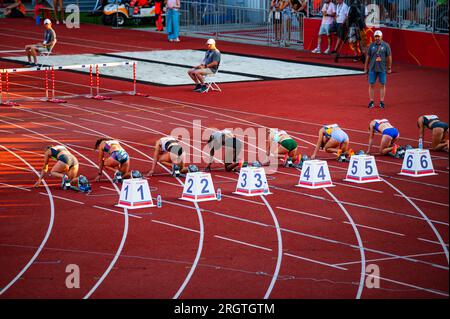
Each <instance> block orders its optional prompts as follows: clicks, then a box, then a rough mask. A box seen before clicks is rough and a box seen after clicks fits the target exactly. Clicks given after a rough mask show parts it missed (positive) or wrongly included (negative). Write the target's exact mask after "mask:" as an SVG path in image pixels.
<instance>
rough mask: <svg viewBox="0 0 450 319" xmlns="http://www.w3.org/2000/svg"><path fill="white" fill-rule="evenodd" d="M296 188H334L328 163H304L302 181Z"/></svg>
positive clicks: (316, 161) (312, 161) (315, 161)
mask: <svg viewBox="0 0 450 319" xmlns="http://www.w3.org/2000/svg"><path fill="white" fill-rule="evenodd" d="M295 186H296V187H306V188H311V189H316V188H322V187H333V186H334V185H333V183H332V182H331V176H330V171H329V170H328V164H327V162H326V161H320V160H310V161H305V162H304V163H303V168H302V172H301V174H300V180H299V182H298V184H297V185H295Z"/></svg>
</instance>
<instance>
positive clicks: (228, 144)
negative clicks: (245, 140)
mask: <svg viewBox="0 0 450 319" xmlns="http://www.w3.org/2000/svg"><path fill="white" fill-rule="evenodd" d="M229 149H233V158H227V150H229ZM241 150H242V142H241V141H240V140H239V139H237V138H236V137H233V138H227V139H225V165H228V164H233V163H237V161H238V156H239V153H241Z"/></svg>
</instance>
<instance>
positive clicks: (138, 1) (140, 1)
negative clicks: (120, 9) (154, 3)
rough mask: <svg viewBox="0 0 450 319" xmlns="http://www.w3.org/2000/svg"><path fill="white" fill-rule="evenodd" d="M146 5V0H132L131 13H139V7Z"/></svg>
mask: <svg viewBox="0 0 450 319" xmlns="http://www.w3.org/2000/svg"><path fill="white" fill-rule="evenodd" d="M146 5H148V0H132V1H131V2H130V6H132V7H134V9H133V14H138V13H139V8H140V7H143V6H146Z"/></svg>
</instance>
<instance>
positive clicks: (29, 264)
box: [0, 122, 55, 296]
mask: <svg viewBox="0 0 450 319" xmlns="http://www.w3.org/2000/svg"><path fill="white" fill-rule="evenodd" d="M5 123H6V122H5ZM0 147H1V148H3V149H4V150H5V151H7V152H9V153H11V154H12V155H14V156H15V157H17V158H18V159H19V160H21V161H22V162H23V163H24V164H25V165H27V166H28V167H29V168H30V169H31V170H32V171H33V172H34V173H35V174H36V176H40V174H39V172H38V171H37V170H36V169H35V168H34V167H33V166H31V165H30V163H28V162H27V161H26V160H25V159H23V158H22V157H21V156H19V155H17V154H16V153H14V152H13V151H11V150H9V149H8V148H6V147H5V146H3V145H0ZM42 184H43V185H44V187H45V190H46V191H47V193H48V200H49V202H50V221H49V224H48V227H47V232H46V233H45V236H44V239H43V240H42V242H41V244H40V245H39V248H38V249H37V250H36V252H35V253H34V255H33V257H31V259H30V260H29V261H28V263H27V264H26V265H25V266H24V267H23V268H22V270H21V271H20V272H19V273H18V274H17V275H16V277H14V278H13V279H12V280H11V281H10V282H9V283H8V284H7V285H6V286H5V287H3V288H2V290H0V296H1V295H3V294H4V293H5V292H6V291H7V290H8V289H9V288H10V287H11V286H12V285H14V283H15V282H16V281H17V280H19V279H20V277H22V275H23V274H24V273H25V272H26V271H27V270H28V268H30V266H31V265H32V264H33V263H34V261H35V260H36V259H37V257H38V256H39V254H40V253H41V251H42V249H43V248H44V246H45V244H46V243H47V240H48V238H49V237H50V233H51V232H52V229H53V223H54V220H55V204H54V202H53V197H52V192H51V190H50V188H49V187H48V185H47V183H46V182H45V180H44V179H43V180H42Z"/></svg>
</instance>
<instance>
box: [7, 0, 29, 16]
mask: <svg viewBox="0 0 450 319" xmlns="http://www.w3.org/2000/svg"><path fill="white" fill-rule="evenodd" d="M4 14H5V16H7V17H8V18H24V17H25V6H24V5H23V3H22V1H20V0H15V2H14V3H13V4H11V5H9V6H7V7H6V8H5V11H4Z"/></svg>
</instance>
